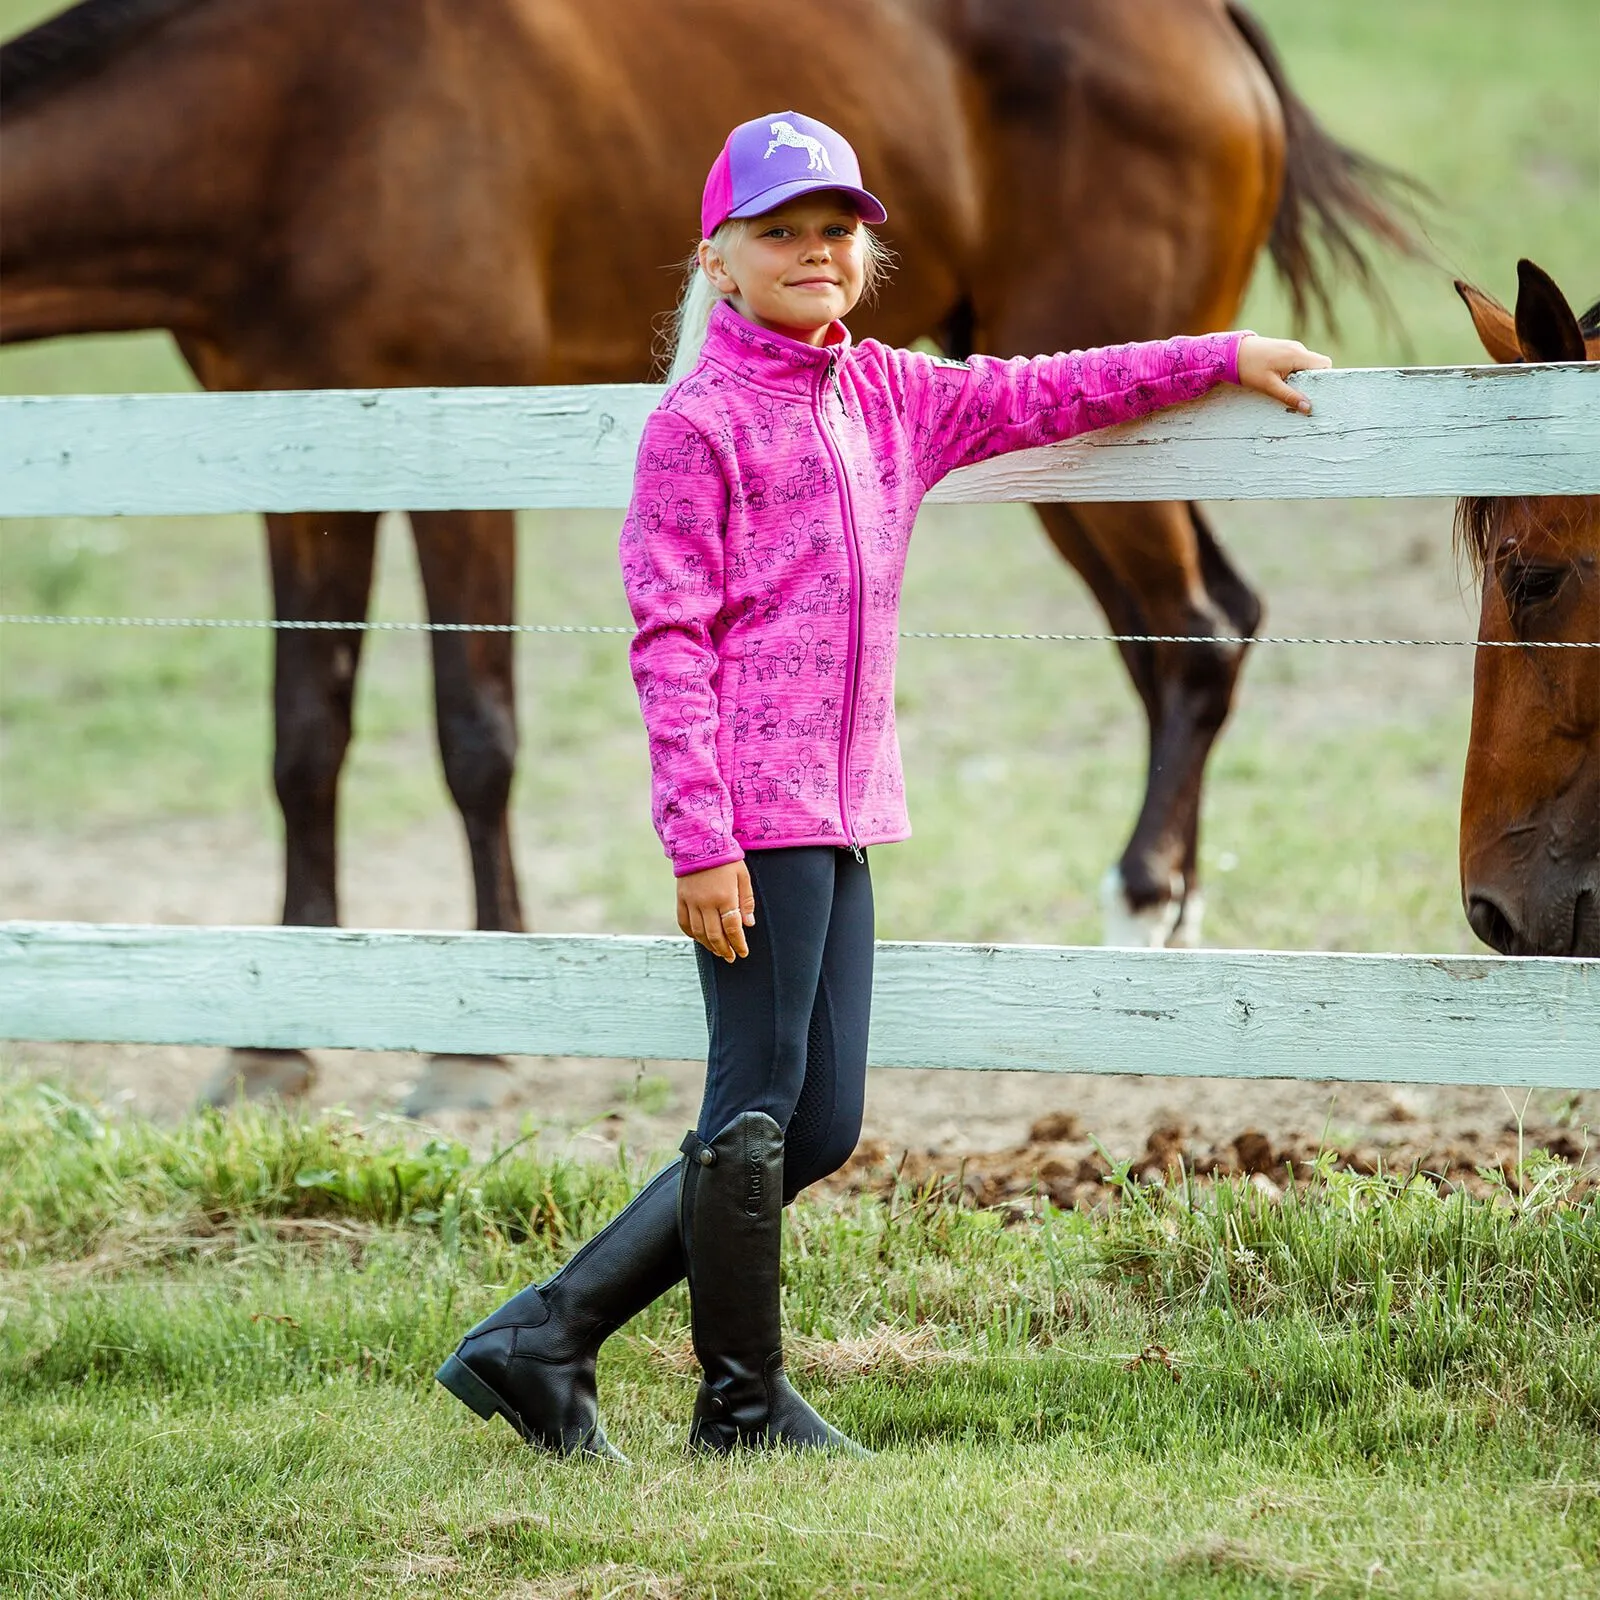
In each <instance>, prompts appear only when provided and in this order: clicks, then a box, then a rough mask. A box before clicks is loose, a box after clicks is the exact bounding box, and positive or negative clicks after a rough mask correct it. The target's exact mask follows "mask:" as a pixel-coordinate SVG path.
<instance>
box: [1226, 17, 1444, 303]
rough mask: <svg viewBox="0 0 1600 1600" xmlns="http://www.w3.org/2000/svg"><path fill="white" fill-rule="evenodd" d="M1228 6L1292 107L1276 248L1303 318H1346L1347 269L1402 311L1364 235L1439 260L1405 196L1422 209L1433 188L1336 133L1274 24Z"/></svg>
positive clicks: (1378, 299)
mask: <svg viewBox="0 0 1600 1600" xmlns="http://www.w3.org/2000/svg"><path fill="white" fill-rule="evenodd" d="M1227 9H1228V16H1229V17H1230V18H1231V19H1232V21H1233V25H1234V26H1235V27H1236V28H1237V29H1238V30H1239V32H1240V34H1242V35H1243V37H1244V41H1245V43H1246V44H1248V45H1249V46H1250V49H1251V50H1252V51H1253V52H1254V54H1255V57H1256V59H1257V60H1258V61H1259V62H1260V63H1261V66H1262V68H1263V70H1264V71H1265V72H1266V74H1267V77H1268V78H1269V79H1270V80H1271V83H1272V88H1273V91H1274V93H1275V94H1276V95H1277V97H1278V104H1279V105H1280V106H1281V107H1282V109H1283V125H1284V133H1285V144H1286V149H1285V153H1284V172H1283V189H1282V192H1281V193H1280V194H1279V196H1278V210H1277V214H1276V215H1275V216H1274V217H1273V219H1272V232H1271V234H1270V236H1269V237H1268V240H1267V248H1268V250H1269V251H1270V252H1271V255H1272V264H1273V266H1275V267H1276V268H1277V270H1278V274H1279V276H1280V277H1281V278H1282V279H1283V281H1284V284H1285V285H1286V286H1287V288H1288V291H1289V299H1290V303H1291V305H1292V306H1293V308H1294V315H1295V320H1296V321H1297V322H1300V323H1304V322H1305V320H1306V318H1307V315H1308V313H1309V312H1310V311H1311V310H1312V309H1313V308H1315V309H1316V310H1317V311H1318V312H1319V313H1320V314H1321V316H1322V319H1323V321H1324V322H1325V323H1326V324H1327V326H1328V327H1329V328H1330V329H1333V328H1334V327H1336V319H1335V317H1334V310H1333V287H1334V282H1335V281H1336V280H1337V278H1338V277H1339V275H1340V274H1341V273H1346V272H1347V273H1349V274H1350V275H1351V276H1352V277H1353V278H1354V279H1355V281H1356V283H1357V284H1358V285H1359V287H1360V289H1361V291H1362V293H1363V294H1365V295H1366V296H1367V298H1368V299H1369V300H1371V301H1372V302H1373V304H1374V305H1375V306H1377V307H1378V309H1379V312H1380V313H1381V314H1383V315H1385V316H1387V317H1393V316H1394V304H1393V302H1392V301H1391V300H1390V298H1389V296H1388V294H1387V293H1386V292H1385V291H1384V289H1383V287H1382V285H1381V284H1380V283H1379V282H1378V280H1377V278H1376V277H1375V276H1374V274H1373V270H1372V263H1371V261H1370V260H1368V258H1367V255H1366V252H1365V251H1364V250H1363V248H1362V244H1361V241H1360V239H1359V238H1358V235H1359V234H1361V233H1366V234H1369V235H1370V236H1371V237H1372V238H1374V239H1377V240H1379V241H1380V242H1382V243H1383V244H1386V245H1388V246H1389V247H1390V248H1391V249H1393V250H1396V251H1398V252H1399V253H1400V254H1401V255H1402V256H1407V257H1410V258H1412V259H1414V260H1431V259H1432V252H1431V251H1430V250H1429V248H1428V246H1427V245H1426V243H1425V242H1424V241H1423V240H1422V238H1421V237H1420V236H1419V234H1418V233H1417V231H1416V229H1415V227H1414V226H1413V224H1412V223H1411V222H1409V221H1407V220H1406V219H1405V218H1404V217H1403V216H1402V215H1401V213H1400V209H1399V208H1400V206H1401V205H1402V204H1404V205H1405V206H1406V208H1407V209H1409V210H1411V211H1413V212H1414V211H1415V210H1416V208H1417V206H1418V204H1419V203H1426V202H1429V201H1431V200H1432V199H1433V196H1432V194H1431V193H1430V192H1429V191H1428V189H1427V188H1426V187H1425V186H1424V185H1423V184H1422V183H1420V182H1419V181H1418V180H1417V179H1415V178H1413V177H1411V176H1410V175H1409V174H1407V173H1404V172H1402V171H1400V169H1399V168H1397V167H1391V166H1389V165H1388V164H1387V163H1386V162H1382V161H1378V160H1375V159H1374V158H1373V157H1371V156H1368V155H1363V154H1362V153H1361V152H1360V151H1359V150H1355V149H1352V148H1351V147H1350V146H1349V145H1346V144H1341V143H1340V142H1339V141H1338V140H1337V139H1335V138H1334V137H1333V135H1332V134H1330V133H1329V132H1328V130H1327V129H1326V128H1324V127H1323V126H1322V124H1321V123H1320V122H1318V121H1317V118H1316V114H1315V113H1314V112H1313V111H1312V109H1311V107H1310V106H1308V105H1307V104H1306V103H1305V101H1304V100H1302V99H1301V98H1300V96H1299V95H1298V94H1296V93H1295V91H1294V89H1293V88H1292V87H1291V86H1290V83H1289V78H1288V74H1287V73H1286V72H1285V70H1284V66H1283V61H1282V59H1281V58H1280V57H1279V55H1278V52H1277V49H1276V48H1275V47H1274V45H1273V43H1272V41H1271V39H1269V38H1268V37H1267V31H1266V29H1265V28H1264V27H1262V25H1261V23H1260V22H1259V21H1257V19H1256V18H1255V16H1254V15H1253V14H1252V13H1251V12H1249V11H1248V10H1246V9H1245V7H1244V6H1243V5H1241V4H1239V3H1238V0H1228V8H1227ZM1396 320H1397V319H1396Z"/></svg>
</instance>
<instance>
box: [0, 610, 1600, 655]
mask: <svg viewBox="0 0 1600 1600" xmlns="http://www.w3.org/2000/svg"><path fill="white" fill-rule="evenodd" d="M5 625H10V626H14V627H96V628H255V629H265V630H268V631H270V632H277V633H528V634H541V633H545V634H622V635H627V636H629V637H631V636H632V635H633V633H634V632H635V630H634V629H633V628H630V627H626V626H623V625H620V624H608V623H571V622H566V623H563V622H366V621H360V622H342V621H319V620H314V619H305V618H297V617H97V616H51V615H31V614H25V613H21V612H0V626H5ZM900 637H901V638H902V639H997V640H1020V641H1023V642H1028V643H1035V642H1037V643H1051V644H1191V645H1192V644H1227V645H1239V644H1252V645H1256V644H1271V645H1364V646H1370V647H1390V646H1403V647H1406V648H1409V649H1457V650H1477V649H1486V650H1494V649H1500V650H1600V639H1360V638H1350V639H1339V638H1332V637H1324V636H1322V635H1296V634H1272V633H1267V634H1257V635H1254V636H1253V637H1249V638H1246V637H1244V636H1242V635H1239V634H1209V633H1199V634H1192V633H984V632H978V631H976V630H945V629H937V628H902V629H901V630H900Z"/></svg>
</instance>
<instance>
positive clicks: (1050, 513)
mask: <svg viewBox="0 0 1600 1600" xmlns="http://www.w3.org/2000/svg"><path fill="white" fill-rule="evenodd" d="M1037 509H1038V512H1039V515H1040V517H1041V519H1042V520H1043V522H1044V525H1045V531H1046V532H1047V533H1048V534H1049V536H1050V539H1051V542H1052V543H1053V544H1054V545H1055V546H1056V548H1057V550H1059V551H1060V553H1061V554H1062V555H1063V556H1065V557H1066V559H1067V560H1068V561H1069V562H1070V563H1071V564H1072V565H1073V566H1074V567H1075V568H1076V569H1077V570H1078V572H1079V573H1080V574H1081V575H1082V577H1083V578H1084V581H1085V582H1086V583H1088V585H1089V588H1090V590H1091V591H1092V592H1093V594H1094V596H1095V598H1096V600H1097V601H1098V602H1099V603H1100V607H1101V609H1102V610H1103V611H1104V612H1105V614H1106V618H1107V620H1108V621H1109V622H1110V624H1111V626H1112V629H1113V630H1114V631H1115V632H1117V633H1146V634H1165V635H1174V636H1178V635H1185V634H1187V635H1199V636H1213V635H1221V636H1225V637H1229V638H1237V639H1238V640H1239V643H1238V644H1232V643H1229V644H1223V645H1211V644H1207V645H1182V644H1174V645H1154V644H1125V645H1122V646H1120V647H1119V648H1120V650H1121V652H1122V658H1123V662H1124V664H1125V665H1126V667H1127V669H1128V674H1129V676H1130V678H1131V679H1132V681H1133V685H1134V688H1135V690H1136V691H1137V692H1138V695H1139V698H1140V701H1141V702H1142V703H1143V705H1144V708H1145V714H1146V717H1147V719H1148V722H1149V766H1148V770H1147V773H1146V778H1145V795H1144V803H1143V805H1142V806H1141V808H1140V812H1139V819H1138V822H1137V823H1136V825H1135V827H1134V831H1133V835H1132V837H1131V838H1130V839H1129V841H1128V845H1127V848H1126V849H1125V850H1124V851H1123V854H1122V857H1121V859H1120V860H1119V861H1118V863H1117V864H1116V866H1114V867H1113V868H1112V869H1111V870H1110V872H1109V873H1108V874H1107V876H1106V879H1105V881H1104V883H1103V884H1102V900H1103V905H1104V911H1105V919H1106V922H1105V939H1106V942H1107V943H1108V944H1137V945H1163V944H1169V943H1170V944H1194V943H1198V941H1199V936H1200V921H1201V915H1202V909H1203V902H1202V899H1201V894H1200V887H1199V826H1200V795H1201V787H1202V784H1203V782H1204V777H1205V764H1206V760H1207V757H1208V756H1209V754H1210V751H1211V746H1212V743H1213V742H1214V740H1215V739H1216V736H1217V733H1218V731H1219V730H1220V729H1221V727H1222V724H1223V722H1224V721H1225V720H1226V718H1227V715H1228V711H1229V708H1230V707H1231V705H1232V700H1233V688H1234V684H1235V682H1236V681H1237V678H1238V674H1239V668H1240V665H1241V664H1242V661H1243V658H1244V652H1245V650H1246V649H1247V648H1248V641H1249V638H1250V635H1251V634H1252V633H1253V632H1254V631H1255V629H1256V627H1257V626H1258V624H1259V622H1260V617H1261V606H1260V602H1259V600H1258V599H1257V598H1256V596H1255V594H1254V593H1253V591H1251V589H1250V588H1249V586H1248V585H1247V584H1246V583H1245V582H1244V580H1243V579H1242V578H1240V577H1239V575H1238V573H1237V572H1236V571H1235V570H1234V569H1233V567H1232V566H1231V564H1230V563H1229V562H1228V560H1227V557H1226V556H1225V555H1224V554H1223V552H1222V550H1221V547H1220V546H1219V545H1218V544H1217V542H1216V540H1215V539H1214V538H1213V537H1212V535H1211V533H1210V530H1209V528H1208V527H1207V526H1206V524H1205V522H1204V520H1203V518H1202V517H1201V515H1200V513H1199V510H1198V508H1196V507H1194V506H1190V505H1180V504H1173V503H1163V504H1150V505H1145V504H1132V505H1073V506H1067V505H1047V506H1039V507H1038V508H1037Z"/></svg>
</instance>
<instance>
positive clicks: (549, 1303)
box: [436, 1166, 683, 1461]
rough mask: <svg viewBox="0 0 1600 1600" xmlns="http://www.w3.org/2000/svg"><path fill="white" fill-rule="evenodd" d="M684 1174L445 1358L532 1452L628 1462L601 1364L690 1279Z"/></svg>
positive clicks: (442, 1375)
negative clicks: (682, 1214)
mask: <svg viewBox="0 0 1600 1600" xmlns="http://www.w3.org/2000/svg"><path fill="white" fill-rule="evenodd" d="M678 1171H679V1169H678V1167H677V1166H671V1167H668V1168H667V1169H666V1170H665V1171H663V1172H658V1173H657V1174H656V1176H655V1177H654V1178H652V1179H651V1180H650V1182H649V1183H647V1184H646V1185H645V1187H644V1188H643V1189H641V1190H640V1191H639V1193H638V1194H636V1195H635V1196H634V1197H633V1199H632V1200H631V1201H629V1203H628V1205H627V1207H626V1208H625V1209H624V1210H623V1211H622V1212H621V1213H620V1214H619V1215H618V1216H616V1217H615V1218H613V1219H612V1221H611V1222H609V1223H608V1224H607V1225H606V1226H605V1227H604V1228H602V1229H601V1230H600V1232H599V1233H597V1234H596V1235H595V1236H594V1238H592V1239H590V1240H589V1242H588V1243H587V1244H585V1245H584V1246H583V1248H582V1249H581V1250H579V1251H578V1253H577V1254H576V1255H574V1256H573V1257H572V1259H571V1260H570V1261H568V1262H567V1263H566V1265H565V1266H563V1267H562V1268H561V1270H560V1271H559V1272H558V1273H556V1275H555V1276H554V1277H553V1278H548V1279H546V1280H545V1282H543V1283H537V1284H531V1285H529V1287H528V1288H526V1289H524V1290H522V1292H521V1293H520V1294H517V1295H515V1296H513V1297H512V1298H511V1299H510V1300H508V1301H506V1303H505V1304H504V1305H503V1306H501V1307H500V1309H499V1310H498V1311H496V1312H495V1313H494V1314H493V1315H492V1316H488V1317H486V1318H484V1320H483V1321H482V1322H480V1323H479V1324H478V1325H477V1327H475V1328H473V1329H472V1330H471V1331H470V1332H469V1333H468V1334H467V1335H466V1337H465V1338H464V1339H463V1340H462V1341H461V1343H460V1344H459V1345H458V1346H457V1348H456V1353H455V1354H454V1355H453V1356H448V1357H447V1358H446V1359H445V1363H444V1365H443V1366H442V1367H440V1368H439V1371H438V1373H437V1374H436V1376H437V1378H438V1380H439V1382H440V1383H442V1384H443V1385H444V1386H445V1388H447V1389H448V1390H449V1391H450V1393H451V1394H453V1395H454V1396H455V1397H456V1398H457V1399H458V1400H460V1401H461V1402H462V1403H463V1404H464V1405H468V1406H470V1407H471V1408H472V1409H473V1410H474V1411H476V1412H477V1413H478V1415H479V1416H480V1417H494V1416H496V1415H498V1416H502V1417H504V1418H505V1419H506V1421H507V1422H509V1423H510V1424H511V1426H512V1427H513V1428H515V1429H516V1430H517V1432H518V1433H520V1434H521V1435H522V1437H523V1438H524V1439H526V1440H527V1441H528V1443H529V1444H536V1445H540V1446H542V1447H543V1448H544V1449H546V1450H554V1451H556V1452H557V1453H559V1454H561V1455H571V1454H577V1453H581V1454H584V1455H597V1456H610V1457H611V1458H612V1459H613V1460H618V1461H625V1460H627V1457H626V1456H624V1455H623V1454H622V1453H621V1451H619V1450H617V1449H615V1448H613V1446H612V1445H611V1444H610V1442H609V1441H608V1440H607V1439H606V1435H605V1430H604V1429H603V1428H602V1427H601V1426H600V1409H599V1404H598V1401H597V1399H596V1395H595V1379H594V1365H595V1355H596V1353H597V1352H598V1351H599V1349H600V1346H601V1343H602V1342H603V1341H604V1340H605V1339H606V1337H607V1336H608V1335H610V1334H611V1333H613V1332H615V1330H616V1329H617V1328H619V1327H621V1326H622V1324H623V1323H624V1322H626V1321H627V1320H628V1318H629V1317H632V1316H634V1315H635V1314H636V1313H638V1312H640V1311H643V1310H644V1308H645V1307H646V1306H647V1305H649V1304H650V1303H651V1302H652V1301H654V1300H656V1299H658V1298H659V1297H660V1296H661V1295H663V1294H665V1293H666V1291H667V1290H668V1289H670V1288H671V1287H672V1285H673V1284H675V1283H676V1282H677V1281H678V1280H679V1279H680V1278H681V1277H682V1276H683V1252H682V1250H681V1248H680V1246H679V1244H678Z"/></svg>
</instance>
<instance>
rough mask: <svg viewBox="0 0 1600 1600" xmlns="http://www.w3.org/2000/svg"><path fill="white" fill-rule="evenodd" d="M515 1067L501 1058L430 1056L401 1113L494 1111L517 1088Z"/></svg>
mask: <svg viewBox="0 0 1600 1600" xmlns="http://www.w3.org/2000/svg"><path fill="white" fill-rule="evenodd" d="M515 1086H516V1085H515V1082H514V1080H513V1078H512V1076H511V1065H510V1063H509V1062H507V1061H506V1060H505V1059H504V1058H502V1057H500V1056H430V1057H429V1058H428V1070H427V1071H426V1072H424V1073H423V1075H422V1077H421V1078H420V1079H419V1080H418V1082H417V1085H416V1087H415V1088H414V1089H412V1091H411V1093H410V1094H408V1095H407V1096H406V1097H405V1099H404V1101H402V1102H401V1106H400V1109H401V1111H402V1112H403V1113H404V1114H405V1115H406V1116H408V1117H425V1116H428V1115H430V1114H431V1113H433V1112H435V1111H493V1110H494V1109H495V1108H496V1107H497V1106H501V1105H504V1104H505V1102H506V1101H507V1100H508V1099H509V1098H510V1097H511V1091H512V1090H513V1088H515Z"/></svg>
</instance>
